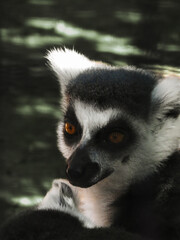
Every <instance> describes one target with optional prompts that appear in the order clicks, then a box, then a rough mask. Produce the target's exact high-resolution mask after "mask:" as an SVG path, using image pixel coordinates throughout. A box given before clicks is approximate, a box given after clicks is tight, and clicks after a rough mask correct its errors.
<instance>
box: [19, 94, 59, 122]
mask: <svg viewBox="0 0 180 240" xmlns="http://www.w3.org/2000/svg"><path fill="white" fill-rule="evenodd" d="M17 102H18V105H17V107H16V109H15V111H16V113H17V114H20V115H24V116H30V115H35V114H43V115H50V116H52V117H54V118H56V119H59V118H60V116H61V112H60V108H59V109H58V108H57V107H56V106H54V105H52V104H50V103H48V102H45V101H44V100H42V99H38V98H37V99H28V98H25V99H24V98H20V99H19V100H18V101H17Z"/></svg>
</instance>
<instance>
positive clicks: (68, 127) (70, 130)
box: [65, 122, 76, 135]
mask: <svg viewBox="0 0 180 240" xmlns="http://www.w3.org/2000/svg"><path fill="white" fill-rule="evenodd" d="M65 131H66V132H67V133H68V134H70V135H73V134H75V133H76V127H75V126H74V125H73V124H72V123H69V122H67V123H65Z"/></svg>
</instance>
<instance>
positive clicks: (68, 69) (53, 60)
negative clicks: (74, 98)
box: [46, 48, 97, 94]
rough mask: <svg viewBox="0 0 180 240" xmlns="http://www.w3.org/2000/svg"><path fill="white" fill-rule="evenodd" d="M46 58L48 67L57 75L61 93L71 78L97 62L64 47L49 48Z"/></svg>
mask: <svg viewBox="0 0 180 240" xmlns="http://www.w3.org/2000/svg"><path fill="white" fill-rule="evenodd" d="M46 58H47V59H48V61H49V65H50V67H51V68H52V70H53V71H54V72H55V73H56V75H57V77H58V80H59V82H60V85H61V92H62V94H63V93H64V91H65V89H66V86H67V84H68V83H69V81H70V80H71V79H72V78H74V77H76V76H77V75H78V74H80V73H81V72H83V71H84V70H86V69H88V68H91V67H93V66H95V65H96V64H97V63H96V62H94V61H91V60H89V59H88V58H87V57H85V56H84V55H82V54H80V53H77V52H76V51H74V50H69V49H66V48H65V49H54V50H51V51H49V52H48V54H47V56H46Z"/></svg>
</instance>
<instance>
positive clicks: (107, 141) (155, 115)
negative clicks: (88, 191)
mask: <svg viewBox="0 0 180 240" xmlns="http://www.w3.org/2000/svg"><path fill="white" fill-rule="evenodd" d="M47 58H48V60H49V62H50V65H51V67H52V69H53V70H54V72H55V73H56V75H57V77H58V80H59V82H60V85H61V93H62V109H63V113H64V117H63V119H62V121H61V122H60V123H59V127H58V139H59V141H58V143H59V148H60V150H61V152H62V154H63V155H64V157H65V158H66V163H67V168H66V173H67V177H68V179H69V181H70V182H71V183H72V184H73V185H75V186H79V187H90V186H92V185H94V184H95V183H97V182H99V181H101V180H102V179H104V178H107V177H109V178H110V177H111V178H112V179H113V178H116V181H117V179H118V181H119V182H124V184H126V183H127V184H129V183H130V182H131V181H134V179H142V178H144V177H146V176H148V175H149V174H151V173H152V172H154V171H156V170H158V167H159V166H160V165H161V164H163V162H164V161H165V160H166V159H167V158H168V157H169V156H170V155H171V154H172V153H173V152H174V151H176V150H177V149H178V148H179V135H180V134H179V132H180V117H179V113H180V80H179V79H178V78H176V77H164V78H158V77H156V76H155V75H153V74H150V73H148V72H147V71H144V70H140V69H136V68H134V67H123V68H119V67H112V66H109V65H106V64H104V63H101V62H95V61H91V60H89V59H88V58H86V57H85V56H83V55H81V54H79V53H77V52H75V51H74V50H68V49H65V50H62V49H58V50H52V51H50V52H49V54H48V56H47Z"/></svg>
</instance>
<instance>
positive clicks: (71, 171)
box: [66, 167, 84, 179]
mask: <svg viewBox="0 0 180 240" xmlns="http://www.w3.org/2000/svg"><path fill="white" fill-rule="evenodd" d="M83 172H84V171H83V168H80V167H76V168H71V167H68V168H67V169H66V174H67V176H68V178H70V179H79V178H81V177H82V175H83Z"/></svg>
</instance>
